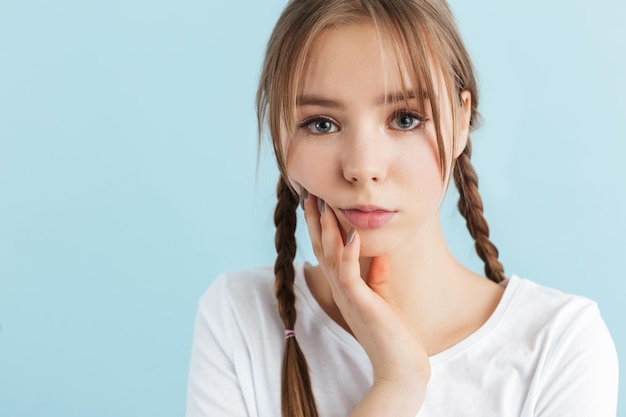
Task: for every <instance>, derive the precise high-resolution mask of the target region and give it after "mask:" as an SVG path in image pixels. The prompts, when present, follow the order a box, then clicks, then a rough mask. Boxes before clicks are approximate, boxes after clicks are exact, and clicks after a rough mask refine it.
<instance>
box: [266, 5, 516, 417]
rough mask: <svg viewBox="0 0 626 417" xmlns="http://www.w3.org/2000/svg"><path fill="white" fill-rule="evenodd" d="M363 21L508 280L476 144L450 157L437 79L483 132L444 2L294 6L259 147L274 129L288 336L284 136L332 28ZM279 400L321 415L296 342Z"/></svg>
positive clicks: (493, 273)
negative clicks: (420, 109) (320, 41)
mask: <svg viewBox="0 0 626 417" xmlns="http://www.w3.org/2000/svg"><path fill="white" fill-rule="evenodd" d="M364 22H367V23H371V24H373V25H374V26H375V28H376V30H377V32H378V33H379V36H380V37H381V41H382V44H384V46H385V49H387V48H389V49H390V51H391V53H393V54H395V56H396V57H397V58H398V59H397V62H398V68H396V69H397V70H398V72H399V74H400V76H401V77H403V74H404V73H405V72H404V71H402V68H406V69H408V72H407V73H408V77H410V79H409V80H405V79H402V81H403V85H404V88H405V91H403V93H404V94H405V99H406V100H408V99H409V97H408V91H406V88H407V87H406V86H407V85H410V86H412V87H413V88H414V89H415V94H416V96H417V97H427V98H428V100H429V102H430V105H431V111H432V120H433V123H434V126H435V131H436V136H437V145H438V149H439V158H440V166H441V168H442V169H441V170H442V180H443V179H445V178H449V176H448V174H449V173H450V171H452V176H453V177H454V180H455V184H456V186H457V188H458V190H459V194H460V197H459V203H458V208H459V210H460V212H461V214H462V215H463V216H464V218H465V219H466V223H467V227H468V230H469V231H470V234H471V235H472V237H473V238H474V240H475V242H476V251H477V253H478V255H479V256H480V258H481V259H482V260H483V261H484V263H485V274H486V276H487V277H488V278H489V279H491V280H493V281H495V282H500V281H502V280H503V279H504V278H505V276H504V270H503V267H502V265H501V263H500V262H499V260H498V251H497V249H496V247H495V246H494V245H493V243H491V241H490V240H489V227H488V225H487V222H486V220H485V218H484V216H483V205H482V200H481V197H480V194H479V193H478V178H477V175H476V172H475V170H474V168H473V167H472V164H471V162H470V156H471V141H470V140H469V139H468V142H467V145H466V147H465V148H464V150H463V152H462V153H461V154H460V156H459V157H458V158H456V160H452V159H451V158H448V157H447V153H446V152H445V146H444V139H443V135H442V128H441V116H440V115H441V114H442V109H441V107H440V98H439V94H438V91H436V89H435V85H436V83H435V77H438V76H439V75H440V76H441V80H442V81H443V86H442V87H443V88H441V91H445V92H446V93H447V94H448V96H449V97H448V99H449V100H448V102H449V103H450V107H451V108H450V110H451V113H452V116H453V120H456V117H457V112H458V107H459V104H460V100H461V98H460V94H461V92H462V91H468V92H469V93H470V94H471V97H472V107H471V116H470V127H471V128H472V129H473V128H475V127H476V124H477V118H478V110H477V107H478V90H477V83H476V78H475V76H474V69H473V66H472V63H471V60H470V58H469V55H468V53H467V51H466V49H465V46H464V44H463V42H462V40H461V38H460V36H459V33H458V30H457V27H456V24H455V22H454V18H453V16H452V12H451V10H450V8H449V6H448V4H447V3H446V1H445V0H291V1H290V2H289V3H288V5H287V7H286V8H285V10H284V11H283V13H282V15H281V16H280V18H279V20H278V22H277V24H276V26H275V28H274V31H273V33H272V35H271V37H270V40H269V43H268V46H267V51H266V56H265V61H264V64H263V70H262V73H261V78H260V82H259V89H258V93H257V115H258V125H259V138H261V136H262V135H261V133H262V131H263V128H264V126H265V124H266V123H267V125H268V127H269V133H270V136H271V139H272V144H273V148H274V152H275V155H276V160H277V162H278V166H279V170H280V179H279V182H278V188H277V197H278V203H277V205H276V210H275V212H274V223H275V224H276V238H275V246H276V250H277V257H276V262H275V264H274V273H275V276H276V281H275V293H276V298H277V300H278V309H279V314H280V317H281V319H282V321H283V323H284V325H285V328H286V329H293V328H294V325H295V321H296V311H295V294H294V291H293V280H294V269H293V259H294V257H295V251H296V242H295V237H294V233H295V228H296V209H297V206H298V198H297V195H296V193H295V192H294V190H292V189H291V186H290V184H289V181H288V180H287V175H286V168H285V158H284V155H283V146H282V142H281V137H280V136H281V129H283V128H284V127H287V129H289V127H290V126H293V125H294V118H295V108H296V100H297V97H298V94H299V88H300V86H301V85H302V77H303V74H304V69H305V65H306V60H307V57H308V54H309V51H310V49H311V45H312V44H313V42H314V41H315V40H316V38H317V37H318V35H319V34H320V33H321V32H322V31H324V30H326V29H329V28H336V27H341V26H343V25H349V24H355V23H364ZM396 69H392V70H396ZM420 101H421V100H420ZM259 140H260V139H259ZM456 140H457V132H456V123H453V132H452V147H451V149H456ZM448 159H450V160H448ZM281 401H282V415H283V417H313V416H317V415H318V414H317V409H316V406H315V400H314V397H313V393H312V390H311V383H310V379H309V374H308V368H307V364H306V360H305V358H304V355H303V353H302V351H301V349H300V347H299V345H298V342H297V340H296V338H293V337H291V338H288V339H287V340H286V348H285V355H284V360H283V370H282V399H281Z"/></svg>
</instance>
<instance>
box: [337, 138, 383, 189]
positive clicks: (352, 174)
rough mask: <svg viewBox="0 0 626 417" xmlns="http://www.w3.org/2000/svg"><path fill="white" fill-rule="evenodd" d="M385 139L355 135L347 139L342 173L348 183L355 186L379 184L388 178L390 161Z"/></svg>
mask: <svg viewBox="0 0 626 417" xmlns="http://www.w3.org/2000/svg"><path fill="white" fill-rule="evenodd" d="M384 140H385V139H384V138H381V137H378V136H377V135H355V136H354V137H349V138H346V142H345V147H344V149H343V155H342V171H343V176H344V178H345V179H346V181H349V182H351V183H354V184H366V183H369V182H374V183H378V182H381V181H383V180H384V179H385V177H386V176H387V169H388V161H387V158H386V152H385V149H384V143H383V142H384Z"/></svg>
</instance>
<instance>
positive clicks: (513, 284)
mask: <svg viewBox="0 0 626 417" xmlns="http://www.w3.org/2000/svg"><path fill="white" fill-rule="evenodd" d="M306 266H311V265H310V264H309V263H308V262H306V261H301V262H298V263H297V264H296V265H295V268H294V269H295V272H296V274H295V275H296V277H295V278H296V279H295V284H296V289H297V290H298V292H299V294H298V296H299V297H298V299H300V300H302V301H303V305H304V306H306V307H307V309H308V310H309V313H310V314H311V318H313V317H315V319H316V320H318V321H320V323H319V324H320V325H322V326H325V327H326V328H327V329H328V330H329V331H330V332H331V333H332V334H333V335H334V336H335V337H336V338H337V339H339V341H340V342H341V343H342V344H344V345H345V346H346V347H347V348H349V349H350V350H352V351H354V352H355V354H357V355H359V356H361V360H363V361H365V362H367V363H369V359H368V357H367V353H366V352H365V350H364V349H363V347H362V346H361V345H360V344H359V342H358V341H357V340H356V339H355V338H354V337H353V336H352V335H351V334H350V333H348V332H347V331H346V330H344V329H343V328H342V327H341V326H340V325H339V324H337V323H336V322H335V321H334V320H333V319H332V318H330V316H328V314H326V312H325V311H324V310H323V309H322V307H321V306H320V305H319V303H318V302H317V300H316V299H315V297H313V294H312V293H311V291H310V289H309V286H308V285H307V283H306V279H305V275H304V268H305V267H306ZM521 282H522V279H521V278H519V277H518V276H517V275H511V277H510V278H508V279H507V280H505V281H503V282H501V283H500V285H502V286H503V287H504V292H503V294H502V297H501V298H500V301H499V302H498V305H497V306H496V308H495V309H494V311H493V313H491V316H489V318H488V319H487V320H486V321H485V322H484V323H483V324H482V325H481V326H480V327H479V328H478V329H476V331H474V332H473V333H471V334H470V335H469V336H467V337H466V338H464V339H462V340H460V341H459V342H457V343H456V344H454V345H452V346H450V347H449V348H447V349H445V350H442V351H441V352H438V353H435V354H434V355H432V356H430V357H429V359H430V364H431V366H436V365H438V364H440V363H442V362H445V361H447V360H449V359H451V358H452V357H454V356H456V355H458V354H460V353H462V352H464V351H466V350H467V349H470V348H471V347H472V346H473V345H475V344H476V343H477V342H478V341H480V340H482V339H483V338H484V337H485V336H487V335H488V334H489V333H491V332H492V331H493V329H494V328H495V327H496V326H497V325H498V323H499V322H500V321H501V320H502V318H503V316H504V315H505V313H506V311H507V310H508V308H509V306H510V305H511V300H512V299H513V296H514V294H515V293H516V292H517V289H518V288H519V286H520V284H521ZM304 318H305V316H304V315H303V316H302V319H304Z"/></svg>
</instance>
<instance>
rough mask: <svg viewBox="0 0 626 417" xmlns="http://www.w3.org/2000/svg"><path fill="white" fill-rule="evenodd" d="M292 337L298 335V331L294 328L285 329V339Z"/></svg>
mask: <svg viewBox="0 0 626 417" xmlns="http://www.w3.org/2000/svg"><path fill="white" fill-rule="evenodd" d="M290 337H296V332H295V331H293V330H285V340H286V339H289V338H290Z"/></svg>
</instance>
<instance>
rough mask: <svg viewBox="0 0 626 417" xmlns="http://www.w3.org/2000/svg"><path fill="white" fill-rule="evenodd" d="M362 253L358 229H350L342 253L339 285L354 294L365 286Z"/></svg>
mask: <svg viewBox="0 0 626 417" xmlns="http://www.w3.org/2000/svg"><path fill="white" fill-rule="evenodd" d="M360 252H361V236H360V235H359V233H358V232H357V231H356V229H350V231H349V232H348V236H347V237H346V244H345V247H344V248H343V251H342V253H341V275H340V277H339V283H340V284H341V286H342V287H343V289H344V291H348V292H352V291H354V290H355V288H358V286H359V285H361V286H364V285H363V279H362V278H361V265H360V264H359V256H360Z"/></svg>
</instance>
